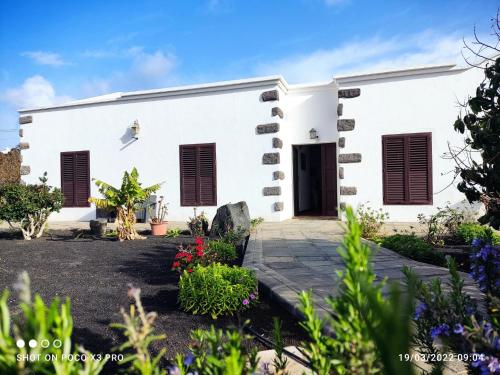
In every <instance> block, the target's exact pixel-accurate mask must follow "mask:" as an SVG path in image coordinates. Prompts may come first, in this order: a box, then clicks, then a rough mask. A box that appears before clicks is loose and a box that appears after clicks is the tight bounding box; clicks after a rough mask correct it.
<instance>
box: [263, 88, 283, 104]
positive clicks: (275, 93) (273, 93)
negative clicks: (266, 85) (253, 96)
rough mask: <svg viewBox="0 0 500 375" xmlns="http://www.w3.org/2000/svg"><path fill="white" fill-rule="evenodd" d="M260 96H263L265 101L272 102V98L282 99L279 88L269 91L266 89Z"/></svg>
mask: <svg viewBox="0 0 500 375" xmlns="http://www.w3.org/2000/svg"><path fill="white" fill-rule="evenodd" d="M260 97H261V98H262V101H263V102H270V101H272V100H280V94H279V93H278V90H269V91H264V92H263V93H262V94H261V95H260Z"/></svg>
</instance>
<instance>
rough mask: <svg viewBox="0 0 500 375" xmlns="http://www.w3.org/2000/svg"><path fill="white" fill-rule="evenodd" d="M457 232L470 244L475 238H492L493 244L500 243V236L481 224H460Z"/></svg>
mask: <svg viewBox="0 0 500 375" xmlns="http://www.w3.org/2000/svg"><path fill="white" fill-rule="evenodd" d="M457 234H458V237H459V238H460V239H461V240H462V241H463V242H464V243H465V244H467V245H470V244H471V243H472V240H473V239H475V238H477V239H480V240H491V242H492V243H493V245H500V236H499V235H498V234H496V233H493V231H492V230H491V228H489V227H485V226H482V225H480V224H472V223H466V224H460V226H459V227H458V231H457Z"/></svg>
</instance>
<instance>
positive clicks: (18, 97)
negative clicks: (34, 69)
mask: <svg viewBox="0 0 500 375" xmlns="http://www.w3.org/2000/svg"><path fill="white" fill-rule="evenodd" d="M0 100H1V101H3V102H5V103H6V104H7V105H8V106H10V107H12V108H16V109H19V108H36V107H46V106H51V105H55V104H60V103H63V102H67V101H70V100H72V99H71V97H69V96H64V95H62V96H60V95H56V92H55V90H54V87H53V86H52V84H51V83H50V82H49V81H47V80H46V79H45V78H44V77H42V76H40V75H35V76H32V77H29V78H27V79H26V80H25V81H24V82H23V83H22V84H21V85H20V86H18V87H14V88H10V89H7V90H6V91H5V92H4V93H2V94H0Z"/></svg>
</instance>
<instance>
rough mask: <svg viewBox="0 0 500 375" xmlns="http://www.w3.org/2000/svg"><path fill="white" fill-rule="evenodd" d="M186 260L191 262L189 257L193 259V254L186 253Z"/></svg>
mask: <svg viewBox="0 0 500 375" xmlns="http://www.w3.org/2000/svg"><path fill="white" fill-rule="evenodd" d="M186 259H187V261H188V262H191V259H193V256H192V255H191V254H188V256H187V257H186Z"/></svg>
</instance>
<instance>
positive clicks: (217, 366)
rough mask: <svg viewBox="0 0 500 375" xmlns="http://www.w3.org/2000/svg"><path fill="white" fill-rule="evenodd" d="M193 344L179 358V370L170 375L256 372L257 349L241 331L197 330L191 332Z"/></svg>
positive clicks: (240, 374)
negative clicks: (186, 352) (187, 351)
mask: <svg viewBox="0 0 500 375" xmlns="http://www.w3.org/2000/svg"><path fill="white" fill-rule="evenodd" d="M191 338H192V340H193V344H192V345H191V347H190V351H189V353H188V354H187V355H186V356H185V357H183V356H181V355H180V354H177V356H176V363H177V368H171V369H170V373H171V374H179V373H180V374H214V375H216V374H217V375H218V374H238V375H250V374H256V373H257V371H256V370H257V364H258V359H257V348H256V347H255V345H254V344H253V342H252V337H251V336H248V335H245V334H243V333H242V332H241V331H229V330H228V331H225V332H223V331H222V330H221V329H218V330H216V329H215V328H214V326H212V327H211V328H210V330H209V331H208V330H201V329H197V330H194V331H192V332H191Z"/></svg>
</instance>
